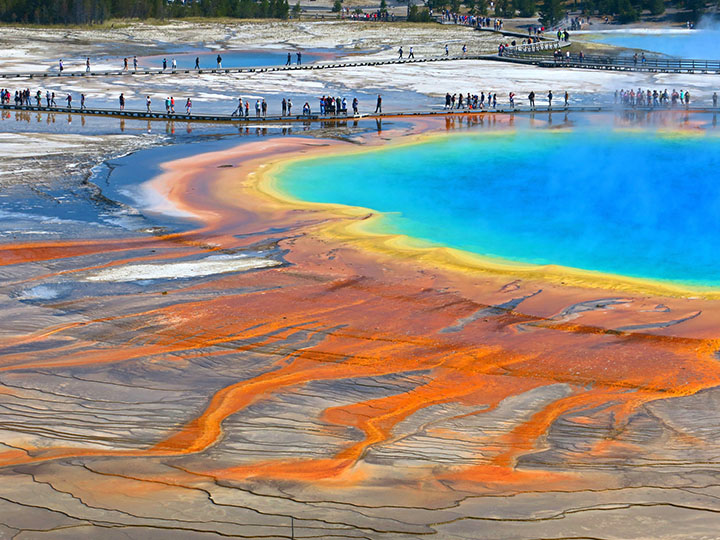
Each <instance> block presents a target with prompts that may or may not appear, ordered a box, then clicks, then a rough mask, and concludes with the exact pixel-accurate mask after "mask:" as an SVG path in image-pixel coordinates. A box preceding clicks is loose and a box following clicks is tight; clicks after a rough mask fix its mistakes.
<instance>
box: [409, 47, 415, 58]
mask: <svg viewBox="0 0 720 540" xmlns="http://www.w3.org/2000/svg"><path fill="white" fill-rule="evenodd" d="M408 58H412V59H414V58H415V52H414V51H413V48H412V47H410V54H408Z"/></svg>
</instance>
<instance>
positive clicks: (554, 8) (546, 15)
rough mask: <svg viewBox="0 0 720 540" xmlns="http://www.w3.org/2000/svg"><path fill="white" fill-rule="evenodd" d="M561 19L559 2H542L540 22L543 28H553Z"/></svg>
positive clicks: (561, 12)
mask: <svg viewBox="0 0 720 540" xmlns="http://www.w3.org/2000/svg"><path fill="white" fill-rule="evenodd" d="M562 18H563V7H562V4H561V3H560V0H543V3H542V5H541V6H540V22H541V23H542V24H544V25H545V26H548V27H549V26H555V25H556V24H557V23H558V22H560V21H561V20H562Z"/></svg>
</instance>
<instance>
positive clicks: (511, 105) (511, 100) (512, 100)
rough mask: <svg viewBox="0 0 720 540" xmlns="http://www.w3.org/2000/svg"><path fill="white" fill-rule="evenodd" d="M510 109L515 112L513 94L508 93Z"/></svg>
mask: <svg viewBox="0 0 720 540" xmlns="http://www.w3.org/2000/svg"><path fill="white" fill-rule="evenodd" d="M509 97H510V107H512V109H513V110H515V94H514V93H512V92H510V96H509Z"/></svg>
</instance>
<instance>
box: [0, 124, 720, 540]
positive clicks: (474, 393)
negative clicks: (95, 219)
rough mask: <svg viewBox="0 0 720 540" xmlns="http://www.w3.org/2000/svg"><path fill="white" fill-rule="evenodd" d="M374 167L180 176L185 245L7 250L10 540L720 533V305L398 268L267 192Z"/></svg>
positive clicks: (273, 154) (297, 148) (392, 258)
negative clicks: (277, 184) (278, 180)
mask: <svg viewBox="0 0 720 540" xmlns="http://www.w3.org/2000/svg"><path fill="white" fill-rule="evenodd" d="M351 146H352V145H350V144H349V143H339V142H329V141H322V140H310V139H299V138H296V139H291V138H285V139H269V140H265V141H260V142H253V143H249V144H246V145H242V146H239V147H237V148H235V149H232V150H226V151H222V152H217V153H208V154H204V155H200V156H194V157H192V158H186V159H182V160H178V161H175V162H171V163H167V164H165V166H164V172H163V173H162V174H161V175H160V176H158V177H157V178H155V179H154V180H153V181H152V182H151V185H152V188H153V189H154V190H156V191H157V192H158V193H160V194H161V195H162V196H163V197H164V198H165V199H166V200H167V201H168V204H171V205H173V206H174V207H176V208H177V209H179V210H182V211H183V212H184V213H186V214H190V215H194V216H195V217H196V220H197V221H196V223H197V225H196V227H194V228H193V229H192V230H190V231H188V232H184V233H175V234H170V235H164V236H163V235H156V236H146V237H137V238H124V239H117V240H113V241H107V240H102V241H98V240H94V239H92V238H87V239H75V240H73V239H66V240H57V241H55V240H52V241H47V242H44V243H39V242H33V243H26V244H23V243H20V242H16V243H6V244H1V245H0V265H1V266H0V278H1V280H2V289H1V292H0V298H1V301H2V306H3V309H2V311H1V312H0V328H1V329H2V333H1V337H2V340H1V341H0V538H15V537H16V538H53V539H54V538H172V539H176V538H220V537H222V538H227V537H239V538H290V537H291V535H294V537H295V538H371V539H380V538H388V539H390V538H392V539H416V538H420V537H428V538H441V539H480V538H482V539H494V538H497V539H509V538H717V537H720V532H719V531H720V467H719V465H718V462H717V459H718V458H717V456H718V455H720V420H718V412H717V411H718V410H719V408H720V407H719V406H720V394H719V393H718V391H717V389H716V388H717V387H718V385H719V384H720V364H719V362H720V360H719V359H718V352H717V351H718V349H720V342H718V341H717V340H716V335H717V329H718V320H719V319H720V310H719V309H718V302H717V301H716V300H713V299H711V298H709V297H698V298H691V297H688V296H685V297H683V296H682V295H679V296H672V295H667V296H664V295H662V293H661V292H657V293H655V294H653V293H652V292H648V291H642V292H633V291H632V290H631V287H630V288H627V287H626V288H624V289H622V290H619V289H618V288H617V287H612V286H608V287H607V288H605V287H603V286H602V284H598V285H597V286H589V285H587V284H584V285H583V286H579V285H578V284H573V285H570V284H566V285H563V284H561V283H558V282H557V280H555V281H544V280H543V279H542V276H541V275H536V274H533V273H530V274H527V273H525V274H523V273H522V272H519V273H518V274H517V275H515V274H513V272H512V271H511V270H507V271H500V270H497V269H495V270H493V271H484V270H483V269H481V268H475V267H473V266H472V265H469V264H465V263H464V262H463V261H462V260H459V259H457V258H455V259H451V258H447V257H446V258H443V256H441V255H442V254H439V253H433V252H431V251H432V250H430V252H428V251H427V250H425V251H418V252H417V253H415V254H412V253H404V254H394V253H393V251H392V249H391V247H390V246H391V245H392V242H388V241H384V240H382V239H368V238H367V237H362V236H357V237H353V236H352V234H351V233H350V232H349V231H351V230H352V227H353V225H354V224H356V223H358V222H360V221H362V220H363V219H366V217H367V216H365V215H359V214H354V213H353V212H346V213H337V212H333V211H332V210H331V209H324V208H318V207H312V206H307V207H303V206H300V207H292V206H288V205H287V204H284V203H283V202H282V201H280V200H277V199H275V198H274V197H272V195H271V194H270V193H269V192H268V191H266V190H264V189H263V187H262V186H263V185H264V184H263V179H262V177H263V174H265V173H264V171H266V170H267V167H266V165H267V163H268V162H269V161H271V160H276V159H288V158H291V157H294V156H299V155H304V154H307V153H317V152H328V151H338V150H345V149H349V148H350V147H351ZM143 280H144V281H143ZM139 281H142V283H141V284H140V285H138V284H137V283H138V282H139ZM39 288H43V290H45V291H55V292H54V293H53V294H46V296H45V297H44V299H43V300H42V301H39V300H37V299H36V300H34V301H27V298H28V296H27V295H28V291H36V292H37V291H38V290H39ZM18 533H21V534H18ZM16 534H18V536H15V535H16Z"/></svg>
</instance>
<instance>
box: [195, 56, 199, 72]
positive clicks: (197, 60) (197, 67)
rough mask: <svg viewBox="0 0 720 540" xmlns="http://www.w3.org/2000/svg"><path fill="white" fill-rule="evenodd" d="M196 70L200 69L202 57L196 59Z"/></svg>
mask: <svg viewBox="0 0 720 540" xmlns="http://www.w3.org/2000/svg"><path fill="white" fill-rule="evenodd" d="M195 69H200V57H199V56H196V57H195Z"/></svg>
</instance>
